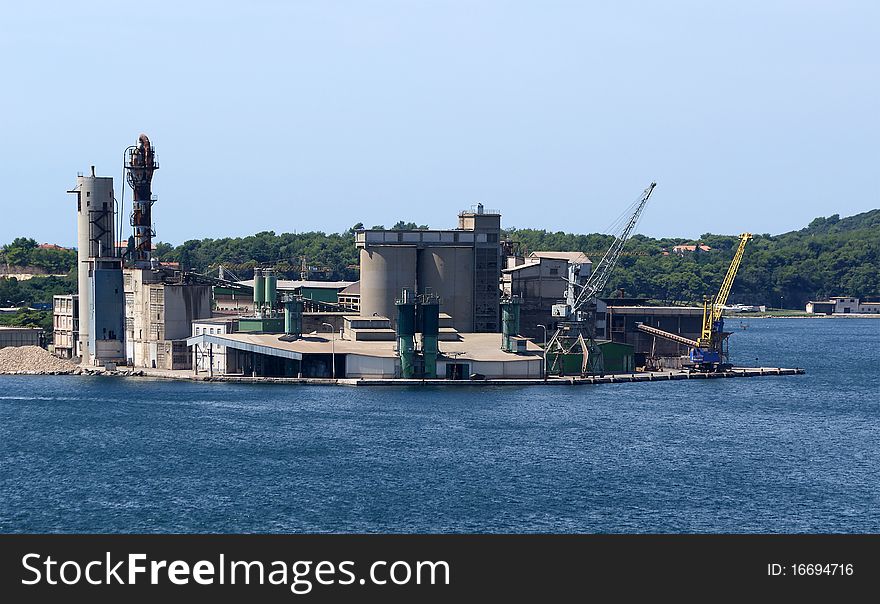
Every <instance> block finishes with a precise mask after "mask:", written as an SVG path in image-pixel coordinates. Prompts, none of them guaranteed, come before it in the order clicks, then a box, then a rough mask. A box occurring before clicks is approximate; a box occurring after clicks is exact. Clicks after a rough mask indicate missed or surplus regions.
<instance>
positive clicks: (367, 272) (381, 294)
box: [361, 245, 416, 325]
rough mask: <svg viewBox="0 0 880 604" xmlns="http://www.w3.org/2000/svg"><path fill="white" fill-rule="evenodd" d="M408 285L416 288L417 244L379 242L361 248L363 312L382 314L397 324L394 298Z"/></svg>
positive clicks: (366, 313)
mask: <svg viewBox="0 0 880 604" xmlns="http://www.w3.org/2000/svg"><path fill="white" fill-rule="evenodd" d="M404 288H406V289H409V290H410V291H413V292H414V291H415V289H416V248H415V247H414V246H401V245H395V246H391V245H389V246H375V247H369V248H363V249H361V316H362V317H371V316H374V315H378V316H381V317H387V318H389V319H391V322H392V324H393V325H396V324H397V312H396V309H395V307H394V300H395V299H396V298H397V297H398V296H399V295H400V292H401V290H403V289H404Z"/></svg>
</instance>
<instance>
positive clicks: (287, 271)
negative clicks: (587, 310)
mask: <svg viewBox="0 0 880 604" xmlns="http://www.w3.org/2000/svg"><path fill="white" fill-rule="evenodd" d="M363 226H364V225H362V224H360V223H359V224H356V225H354V226H353V227H352V228H351V229H349V230H348V231H346V232H344V233H333V234H329V235H328V234H325V233H322V232H308V233H282V234H277V235H276V234H275V233H274V232H271V231H268V232H263V233H257V234H256V235H251V236H249V237H236V238H221V239H194V240H190V241H186V242H184V243H183V244H181V245H178V246H176V247H175V246H172V245H169V244H167V243H160V244H159V245H158V246H157V250H156V255H157V257H158V258H159V259H160V260H163V261H177V262H180V263H181V265H182V266H183V267H184V268H186V269H189V270H194V271H197V272H205V271H209V270H212V269H216V267H217V266H218V265H220V264H222V265H224V266H225V267H226V268H228V269H231V270H232V271H233V272H235V273H236V274H237V275H238V276H239V277H241V278H242V279H245V278H250V277H251V275H252V272H253V268H254V267H255V266H274V267H275V268H276V270H278V271H279V273H280V274H281V275H283V276H285V277H287V278H297V277H298V274H299V268H300V264H301V261H302V257H303V256H305V257H306V259H307V261H308V263H309V264H310V265H318V266H327V267H329V268H330V269H331V273H332V277H333V278H335V279H346V280H356V279H357V278H358V271H357V263H358V254H357V249H356V248H355V244H354V232H355V230H357V229H359V228H363ZM380 227H381V225H377V226H376V227H375V228H380ZM417 227H418V228H426V227H425V225H416V224H414V223H405V222H403V221H401V222H398V223H397V224H395V225H394V226H393V227H392V228H398V229H402V228H417ZM506 236H507V237H508V238H509V239H510V240H511V241H513V242H514V244H515V246H517V247H518V248H519V250H520V251H521V252H525V253H527V252H530V251H537V250H555V251H559V250H564V251H570V250H577V251H582V252H585V253H587V255H589V256H590V257H591V258H592V259H593V261H594V262H598V260H599V259H600V258H601V256H602V254H603V253H604V250H605V249H606V248H607V247H608V245H609V244H610V242H611V238H610V237H609V236H607V235H600V234H591V235H577V234H572V233H563V232H555V233H554V232H547V231H544V230H537V229H516V228H511V229H508V230H507V232H506ZM31 242H33V240H28V239H23V238H19V239H16V240H15V241H14V242H13V243H11V244H9V245H6V246H4V247H3V249H2V251H0V255H2V256H0V257H2V258H3V259H4V260H5V261H6V262H7V263H10V264H11V263H13V261H15V260H16V259H20V258H22V256H24V257H26V260H22V261H27V262H30V263H34V262H40V263H41V264H43V265H44V266H45V267H46V269H47V270H51V272H66V271H70V272H71V274H70V275H69V276H68V277H67V278H53V277H45V278H39V277H38V278H35V279H31V280H30V281H23V282H18V281H16V280H15V279H0V303H5V304H9V305H13V304H16V305H17V304H21V303H33V302H45V301H51V295H52V294H53V293H63V292H64V291H67V292H70V291H73V290H74V289H75V287H76V283H75V278H74V277H75V266H74V265H75V259H76V258H75V253H73V252H70V251H67V250H65V251H64V252H63V253H60V254H51V253H47V252H53V251H55V250H38V249H35V242H34V245H33V246H32V245H31ZM698 242H699V243H703V244H705V245H707V246H709V247H710V248H711V250H709V251H706V252H687V253H684V254H682V255H679V254H676V253H674V252H673V251H672V249H673V247H674V246H675V245H679V244H694V243H698ZM737 242H738V237H737V235H736V234H730V235H715V234H711V233H707V234H705V235H703V236H702V237H700V239H699V240H698V241H694V240H688V239H680V238H663V239H654V238H651V237H645V236H643V235H635V236H634V237H633V238H632V240H631V241H630V242H629V243H628V244H627V247H626V250H625V252H624V255H623V257H622V258H621V260H620V264H619V265H618V268H617V270H616V271H615V273H614V275H613V276H612V279H611V282H610V284H609V287H608V289H607V292H609V293H610V292H613V291H615V290H618V289H623V290H624V291H625V292H626V294H627V295H628V296H644V297H648V298H654V299H657V300H661V301H668V302H672V301H675V302H698V301H700V300H701V299H702V297H703V296H704V295H706V294H711V293H714V292H715V291H716V290H717V289H718V287H719V285H720V283H721V280H722V278H723V276H724V273H725V271H726V270H727V266H728V264H729V262H730V259H731V257H732V255H733V251H734V249H735V247H736V245H737ZM844 294H846V295H854V296H859V297H861V298H869V297H876V296H880V210H871V211H870V212H865V213H863V214H858V215H856V216H850V217H848V218H840V217H839V216H838V215H834V216H830V217H827V218H816V219H815V220H813V221H812V222H811V223H810V224H809V225H808V226H807V227H805V228H803V229H801V230H799V231H792V232H790V233H783V234H781V235H772V236H771V235H768V234H763V235H761V234H756V235H755V238H754V239H753V240H752V241H751V242H750V243H749V245H748V247H747V249H746V254H745V258H744V260H743V264H742V268H741V269H740V272H739V275H738V277H737V280H736V282H735V283H734V287H733V293H732V294H731V299H730V301H731V302H740V303H744V304H766V305H767V306H772V307H779V306H782V307H785V308H794V309H803V306H804V304H805V303H806V301H807V300H808V299H811V298H821V297H824V296H830V295H844Z"/></svg>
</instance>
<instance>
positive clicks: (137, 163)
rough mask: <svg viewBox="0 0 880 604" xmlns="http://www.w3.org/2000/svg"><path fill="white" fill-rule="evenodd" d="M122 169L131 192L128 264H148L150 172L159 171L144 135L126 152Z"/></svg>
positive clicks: (151, 237)
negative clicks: (132, 244)
mask: <svg viewBox="0 0 880 604" xmlns="http://www.w3.org/2000/svg"><path fill="white" fill-rule="evenodd" d="M126 152H127V160H126V164H125V169H126V171H127V172H128V184H129V185H130V186H131V189H132V191H133V192H134V201H133V202H132V210H131V226H132V229H133V235H134V251H133V257H132V260H133V261H134V262H141V263H146V264H149V261H150V254H151V252H152V247H153V235H154V233H153V221H152V207H153V203H154V201H155V200H154V199H153V191H152V182H153V172H154V171H156V170H158V169H159V164H158V163H157V162H156V150H155V149H154V148H153V146H152V145H151V144H150V139H149V138H148V137H147V135H146V134H141V135H140V136H139V137H138V142H137V145H133V146H131V147H129V148H128V149H126Z"/></svg>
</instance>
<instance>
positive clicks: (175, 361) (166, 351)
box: [123, 267, 211, 369]
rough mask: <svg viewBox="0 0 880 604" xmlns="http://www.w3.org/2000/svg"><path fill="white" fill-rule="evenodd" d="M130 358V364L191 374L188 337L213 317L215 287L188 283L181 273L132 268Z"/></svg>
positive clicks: (128, 281) (128, 284)
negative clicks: (200, 322)
mask: <svg viewBox="0 0 880 604" xmlns="http://www.w3.org/2000/svg"><path fill="white" fill-rule="evenodd" d="M123 273H124V290H125V358H126V360H127V362H128V364H129V365H132V366H134V367H147V368H153V369H189V368H190V367H191V365H190V353H189V350H188V349H187V346H186V338H188V337H189V336H190V335H191V334H192V324H193V322H194V321H197V320H200V319H207V318H210V317H211V286H210V285H199V284H192V283H185V282H183V275H182V274H181V273H180V272H179V271H168V270H167V269H164V268H162V267H157V268H154V269H148V268H126V269H124V271H123Z"/></svg>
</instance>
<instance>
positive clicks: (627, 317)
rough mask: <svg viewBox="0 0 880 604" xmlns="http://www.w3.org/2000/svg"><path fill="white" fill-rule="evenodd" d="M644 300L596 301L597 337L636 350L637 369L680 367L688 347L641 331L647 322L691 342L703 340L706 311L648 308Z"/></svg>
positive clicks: (695, 308)
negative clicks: (701, 337)
mask: <svg viewBox="0 0 880 604" xmlns="http://www.w3.org/2000/svg"><path fill="white" fill-rule="evenodd" d="M645 302H646V300H645V299H644V298H604V299H598V300H596V337H597V339H601V340H608V341H611V342H617V343H624V344H629V345H630V346H632V347H633V354H634V357H635V359H634V362H635V366H636V367H644V366H646V365H649V366H650V365H653V366H655V367H667V368H678V367H680V366H681V362H682V357H686V355H687V354H688V347H687V346H685V345H683V344H679V343H677V342H673V341H670V340H667V339H664V338H658V337H656V336H653V335H651V334H648V333H645V332H643V331H640V330H639V328H638V325H639V324H640V323H644V324H645V325H647V326H649V327H657V328H659V329H662V330H664V331H668V332H671V333H675V334H678V335H681V336H684V337H685V338H689V339H691V340H696V339H698V338H699V337H700V335H701V333H702V328H703V309H702V307H696V306H647V305H646V304H645Z"/></svg>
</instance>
